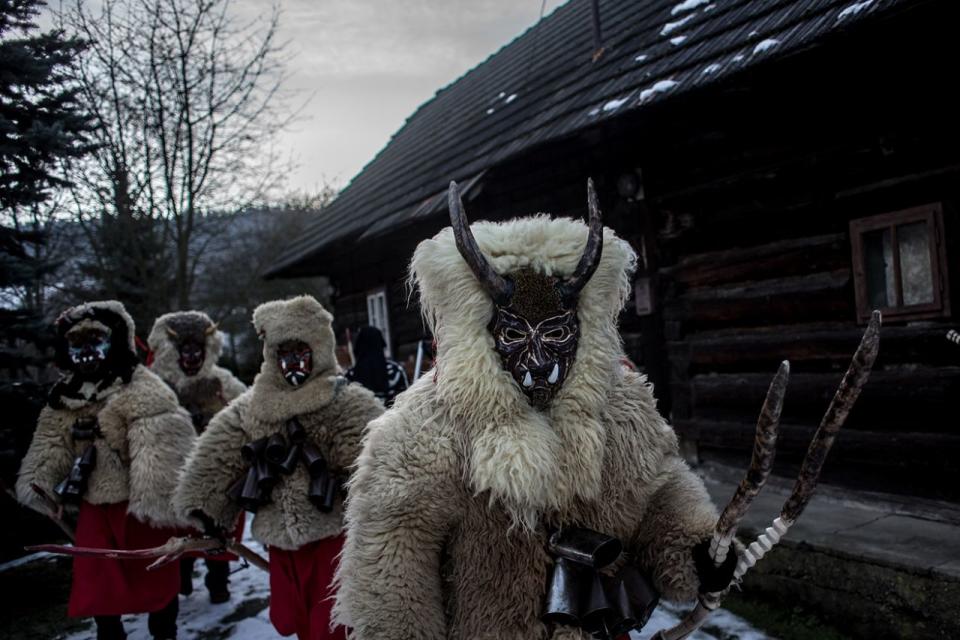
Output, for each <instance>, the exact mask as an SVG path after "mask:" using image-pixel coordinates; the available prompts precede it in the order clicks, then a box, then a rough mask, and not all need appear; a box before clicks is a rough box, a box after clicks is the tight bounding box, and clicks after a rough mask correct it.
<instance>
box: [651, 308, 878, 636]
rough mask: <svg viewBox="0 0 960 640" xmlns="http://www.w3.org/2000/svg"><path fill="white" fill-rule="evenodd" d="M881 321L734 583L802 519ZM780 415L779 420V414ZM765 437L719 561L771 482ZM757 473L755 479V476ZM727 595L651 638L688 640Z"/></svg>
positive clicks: (866, 372) (870, 330) (709, 597)
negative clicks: (764, 470) (752, 503)
mask: <svg viewBox="0 0 960 640" xmlns="http://www.w3.org/2000/svg"><path fill="white" fill-rule="evenodd" d="M880 324H881V317H880V312H879V311H874V312H873V316H872V317H871V318H870V323H869V324H868V325H867V330H866V331H865V332H864V334H863V339H862V340H861V341H860V345H859V346H858V347H857V351H856V353H854V355H853V361H852V362H851V363H850V366H849V368H848V369H847V372H846V374H844V376H843V380H841V382H840V387H839V388H838V389H837V392H836V394H834V396H833V400H831V401H830V406H829V407H828V408H827V412H826V413H825V414H824V416H823V419H822V420H821V421H820V426H819V427H818V428H817V431H816V433H814V435H813V439H812V440H811V442H810V447H809V448H808V449H807V454H806V456H805V457H804V459H803V464H802V466H801V468H800V475H799V476H798V477H797V481H796V484H795V485H794V487H793V491H792V492H791V493H790V496H789V497H788V498H787V501H786V502H785V503H784V505H783V508H782V509H781V511H780V516H779V517H777V518H776V519H775V520H774V521H773V523H772V524H771V526H769V527H767V529H766V531H765V532H764V533H763V534H762V535H760V536H759V537H758V538H757V539H756V540H755V541H754V542H753V543H752V544H751V545H750V546H749V547H747V549H746V551H744V553H743V555H741V556H740V559H739V561H738V562H737V568H736V571H735V572H734V575H733V579H734V582H736V581H739V580H740V579H741V578H743V576H744V574H746V572H747V571H749V570H750V568H751V567H753V566H754V565H755V564H756V563H757V562H759V561H760V559H761V558H763V557H764V555H766V554H767V552H769V551H770V549H772V548H773V547H774V545H776V544H777V543H778V542H780V539H781V538H782V537H783V536H784V535H785V534H786V533H787V530H788V529H789V528H790V526H791V525H793V523H794V522H796V521H797V518H799V517H800V514H801V513H803V510H804V508H806V506H807V504H808V503H809V502H810V498H811V497H812V496H813V492H814V490H815V489H816V486H817V481H818V480H819V478H820V472H821V471H822V470H823V463H824V461H825V460H826V458H827V454H828V453H829V452H830V447H831V446H832V445H833V441H834V439H835V438H836V436H837V433H838V432H839V431H840V427H842V426H843V423H844V422H845V421H846V419H847V416H848V415H849V414H850V410H851V409H852V408H853V405H854V403H856V401H857V398H858V397H859V396H860V392H861V391H862V390H863V386H864V385H865V384H866V382H867V378H869V377H870V370H871V369H872V368H873V363H874V362H875V361H876V359H877V353H878V352H879V350H880ZM783 373H784V367H783V365H781V367H780V372H778V374H777V378H774V382H773V383H772V384H771V385H770V391H769V392H768V393H767V402H766V403H765V404H764V409H763V412H762V413H761V417H760V418H761V422H763V421H764V415H765V414H766V413H767V409H768V407H767V405H768V403H770V401H771V396H772V395H773V394H774V387H775V386H776V385H777V382H778V378H779V377H780V376H781V374H783ZM784 386H785V384H784ZM781 401H782V396H781ZM777 416H778V418H779V412H778V414H777ZM774 432H775V428H774ZM775 437H776V436H775V434H774V438H775ZM764 438H769V433H768V432H767V431H766V430H763V429H761V425H760V424H759V423H758V425H757V441H756V443H755V444H754V457H753V460H752V461H751V466H750V469H749V470H748V472H747V476H746V477H745V478H744V480H743V482H742V483H741V485H740V487H738V489H737V492H736V493H735V494H734V497H733V499H732V500H731V501H730V504H728V505H727V507H726V508H725V509H724V511H723V514H722V515H721V516H720V520H718V522H717V527H716V529H715V531H714V537H713V543H712V544H711V548H710V551H711V557H712V558H713V559H714V562H718V561H719V562H722V560H723V558H725V557H726V552H727V549H728V548H729V543H730V540H732V538H733V534H734V533H735V531H736V527H737V524H738V523H739V521H740V519H741V518H742V517H743V515H744V514H745V513H746V511H747V507H748V506H749V503H750V501H751V500H752V499H753V497H754V496H755V495H756V493H758V492H759V490H760V488H761V487H762V486H763V483H764V482H766V475H765V474H764V475H763V476H762V479H760V480H759V486H758V485H757V479H758V478H760V474H758V473H757V467H758V466H760V465H762V463H763V461H764V460H769V463H770V464H772V462H773V449H772V446H769V444H768V442H765V441H764ZM758 454H759V455H758ZM767 473H769V469H767ZM752 476H753V479H751V477H752ZM754 489H755V491H754ZM728 536H729V537H728ZM723 540H727V543H726V545H724V544H723ZM721 554H722V555H721ZM722 598H723V593H722V592H721V593H706V594H703V595H701V596H700V599H699V600H698V601H697V605H696V606H695V607H694V609H693V611H691V612H690V613H689V614H687V616H686V617H685V618H684V619H683V620H681V621H680V622H679V624H677V625H675V626H673V627H671V628H669V629H663V630H661V631H658V632H657V633H656V634H654V635H653V636H652V638H651V640H683V639H684V638H687V637H688V636H689V635H690V634H692V633H693V632H694V631H696V630H697V629H699V628H700V627H701V626H702V625H703V623H704V622H705V621H706V619H707V616H709V615H710V612H711V611H713V610H714V609H716V608H717V607H719V606H720V601H721V600H722Z"/></svg>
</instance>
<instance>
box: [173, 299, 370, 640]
mask: <svg viewBox="0 0 960 640" xmlns="http://www.w3.org/2000/svg"><path fill="white" fill-rule="evenodd" d="M331 321H332V316H331V315H330V314H329V313H327V311H326V310H325V309H324V308H323V307H322V306H321V305H320V303H318V302H317V301H316V300H314V299H313V298H312V297H309V296H301V297H298V298H293V299H291V300H284V301H274V302H268V303H266V304H263V305H260V306H259V307H257V309H256V310H255V311H254V313H253V324H254V327H255V328H256V330H257V333H258V335H259V336H260V337H261V339H262V340H263V365H262V367H261V369H260V373H259V374H258V375H257V377H256V379H255V380H254V382H253V386H252V387H251V388H250V389H249V390H247V391H246V392H245V393H244V394H243V395H241V396H240V397H239V398H237V399H236V400H234V401H233V402H231V403H230V404H229V405H228V406H227V408H226V409H224V410H223V411H221V412H220V413H218V414H217V415H216V416H214V418H213V420H211V421H210V424H208V425H207V429H206V430H205V431H204V432H203V434H202V435H201V436H200V438H199V441H198V443H197V446H196V448H195V449H194V451H193V453H192V454H191V455H190V458H189V460H188V461H187V464H186V467H185V469H184V472H183V474H182V477H181V481H180V486H179V488H178V489H177V496H176V500H175V502H176V508H177V510H178V512H179V513H181V514H182V515H184V516H185V517H189V518H191V519H192V520H193V521H194V522H196V523H197V525H198V526H202V527H204V529H205V531H206V532H207V533H208V534H209V535H214V536H223V535H225V530H226V529H229V528H230V527H231V526H232V524H233V522H234V521H235V519H236V517H237V514H238V513H239V511H240V510H241V509H246V510H247V511H250V512H251V513H253V514H255V515H254V516H253V524H252V532H253V536H254V537H255V538H256V539H257V540H259V541H260V542H262V543H263V544H264V545H266V546H267V547H268V549H269V553H270V620H271V622H272V623H273V625H274V627H276V629H277V631H279V632H280V634H281V635H284V636H287V635H291V634H294V633H296V634H297V636H298V638H300V639H301V640H322V639H325V638H343V637H344V635H343V631H342V630H339V631H338V632H336V633H335V634H331V633H330V607H331V602H330V600H329V596H330V595H331V593H330V588H331V582H332V577H333V571H334V563H335V558H336V556H337V555H338V554H339V552H340V549H341V546H342V535H341V531H342V528H343V520H342V515H341V514H342V508H343V507H342V505H343V499H342V496H341V487H342V486H343V482H344V481H345V480H346V477H347V474H348V472H349V469H350V468H351V467H352V466H353V463H354V460H355V459H356V456H357V454H358V453H359V450H360V438H361V434H362V432H363V430H364V427H365V426H366V424H367V422H368V421H369V420H371V419H373V418H375V417H377V416H378V415H380V414H381V413H382V412H383V405H382V404H381V403H380V402H379V401H378V400H377V399H376V398H375V397H374V396H373V394H372V393H371V392H370V391H368V390H367V389H364V388H363V387H362V386H360V385H357V384H350V383H348V382H347V381H346V380H345V379H344V378H342V377H340V376H338V375H337V363H336V359H335V357H334V337H333V329H332V328H331Z"/></svg>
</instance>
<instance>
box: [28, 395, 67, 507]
mask: <svg viewBox="0 0 960 640" xmlns="http://www.w3.org/2000/svg"><path fill="white" fill-rule="evenodd" d="M66 413H67V412H65V411H62V410H56V409H52V408H50V407H44V408H43V410H42V411H41V412H40V417H39V418H38V419H37V428H36V430H35V431H34V432H33V440H32V441H31V442H30V448H29V449H27V454H26V455H25V456H24V457H23V460H22V461H21V462H20V471H19V473H18V475H17V486H16V491H17V500H19V501H20V503H21V504H24V505H26V506H28V507H30V508H31V509H34V510H36V511H39V512H40V513H44V514H45V513H47V509H46V507H45V506H44V503H43V501H42V500H40V498H39V496H37V494H36V493H34V491H33V489H31V485H33V484H36V485H38V486H40V487H42V488H43V489H45V490H46V491H47V492H48V493H51V494H52V492H53V488H54V487H55V486H57V484H59V483H60V481H61V480H63V479H64V478H65V477H66V476H67V474H68V473H69V472H70V468H71V466H72V465H73V459H74V453H73V446H72V444H71V442H70V440H69V433H70V426H71V425H72V422H73V421H72V420H69V418H68V417H67V416H66V415H65V414H66Z"/></svg>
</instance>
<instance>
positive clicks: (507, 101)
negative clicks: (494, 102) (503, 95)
mask: <svg viewBox="0 0 960 640" xmlns="http://www.w3.org/2000/svg"><path fill="white" fill-rule="evenodd" d="M516 99H517V94H515V93H511V94H510V95H509V96H507V99H506V100H504V101H503V102H504V103H505V104H510V103H511V102H513V101H514V100H516Z"/></svg>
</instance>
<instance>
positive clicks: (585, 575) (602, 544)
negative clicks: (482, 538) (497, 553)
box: [543, 527, 660, 640]
mask: <svg viewBox="0 0 960 640" xmlns="http://www.w3.org/2000/svg"><path fill="white" fill-rule="evenodd" d="M548 550H549V552H550V554H551V555H552V556H553V557H554V560H555V563H554V566H553V572H552V573H551V575H550V584H549V587H548V589H547V603H546V611H545V613H544V614H543V620H544V621H545V622H549V623H552V624H557V625H561V624H562V625H568V626H572V627H579V628H581V629H583V630H584V631H586V632H587V633H590V634H591V635H593V636H594V637H595V638H600V639H601V640H608V639H610V638H617V637H619V636H621V635H623V634H625V633H627V632H629V631H631V630H633V629H640V628H642V627H643V625H645V624H646V623H647V620H648V619H649V618H650V615H651V614H652V613H653V610H654V609H655V608H656V606H657V603H658V602H659V600H660V594H659V593H658V592H657V590H656V589H655V588H654V587H653V585H652V584H651V583H650V581H649V580H648V579H647V577H646V576H644V575H643V574H642V573H641V572H640V571H639V570H637V568H636V567H634V566H633V564H631V563H629V562H626V563H624V564H623V566H621V567H620V569H619V570H618V571H617V572H616V573H613V574H612V575H604V574H602V573H601V570H603V569H605V568H607V567H609V566H610V565H612V564H613V563H614V562H616V560H617V558H619V557H620V553H621V552H622V550H623V545H622V544H621V543H620V541H619V540H617V539H616V538H613V537H611V536H608V535H606V534H603V533H600V532H598V531H593V530H591V529H582V528H578V527H570V528H565V529H562V530H560V531H557V532H555V533H554V534H552V535H551V536H550V541H549V545H548Z"/></svg>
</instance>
